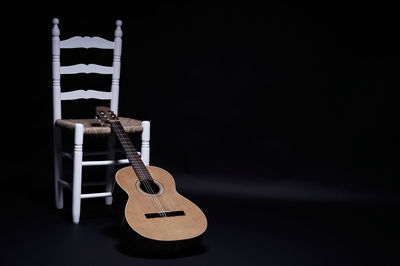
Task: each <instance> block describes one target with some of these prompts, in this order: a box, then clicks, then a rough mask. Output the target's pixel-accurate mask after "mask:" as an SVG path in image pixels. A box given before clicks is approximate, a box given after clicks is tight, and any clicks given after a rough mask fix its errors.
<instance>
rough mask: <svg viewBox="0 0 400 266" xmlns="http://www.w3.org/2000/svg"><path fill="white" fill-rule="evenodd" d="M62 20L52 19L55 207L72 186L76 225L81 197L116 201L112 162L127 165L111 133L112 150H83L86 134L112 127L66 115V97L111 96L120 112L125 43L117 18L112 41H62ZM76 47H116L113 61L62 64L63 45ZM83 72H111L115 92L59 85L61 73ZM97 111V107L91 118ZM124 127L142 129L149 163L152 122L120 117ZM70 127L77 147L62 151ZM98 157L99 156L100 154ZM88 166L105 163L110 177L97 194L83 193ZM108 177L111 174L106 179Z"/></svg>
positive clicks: (106, 131) (103, 132) (105, 132)
mask: <svg viewBox="0 0 400 266" xmlns="http://www.w3.org/2000/svg"><path fill="white" fill-rule="evenodd" d="M58 24H59V20H58V19H57V18H54V19H53V29H52V36H53V37H52V69H53V74H52V75H53V128H54V138H53V140H54V181H55V203H56V207H57V209H62V208H63V205H64V195H63V189H64V188H69V189H71V190H72V220H73V222H74V223H75V224H77V223H79V219H80V211H81V199H87V198H98V197H105V203H106V204H107V205H110V204H111V203H112V196H111V190H112V185H113V176H114V170H115V168H114V165H117V164H127V163H128V160H127V159H125V157H124V158H122V159H117V157H116V156H115V149H114V141H111V140H112V139H114V138H112V137H109V138H108V149H107V151H104V152H91V153H90V152H88V151H86V150H85V151H84V149H83V140H84V136H86V135H98V134H101V135H110V134H111V129H110V128H109V127H102V126H101V125H100V124H99V122H98V121H96V119H95V118H93V119H63V115H62V105H61V102H62V101H72V100H77V99H99V100H109V101H110V109H111V110H112V111H113V112H114V113H115V114H118V97H119V79H120V68H121V48H122V30H121V25H122V21H120V20H117V21H116V30H115V33H114V36H115V39H114V41H109V40H106V39H104V38H101V37H87V36H86V37H80V36H75V37H72V38H68V39H66V40H60V29H59V27H58ZM74 48H86V49H88V48H96V49H110V50H113V60H112V66H103V65H98V64H75V65H68V66H62V65H61V63H60V61H61V60H60V59H61V51H63V49H74ZM79 73H86V74H88V73H96V74H104V75H111V79H112V80H111V91H98V90H82V89H81V90H74V91H67V92H63V91H62V89H61V80H62V79H61V77H62V76H63V75H73V74H79ZM94 116H95V113H94V110H93V117H94ZM119 119H120V121H121V124H122V125H123V126H124V129H125V130H126V131H127V132H128V133H133V132H141V152H140V153H141V158H142V160H143V162H144V164H145V165H149V160H150V122H149V121H139V120H136V119H131V118H124V117H120V118H119ZM63 130H69V131H71V132H73V134H74V141H73V145H74V146H73V152H72V153H67V152H64V151H63V145H62V144H63V142H62V131H63ZM85 155H91V156H96V155H103V157H104V155H106V156H108V157H107V158H106V160H104V158H103V159H102V160H83V158H84V156H85ZM63 158H67V159H71V160H72V162H73V164H72V168H73V169H72V182H71V181H69V182H68V181H67V180H66V179H65V178H63V167H62V166H63ZM97 158H98V157H97ZM86 166H107V167H106V168H107V170H106V181H105V182H104V188H105V191H102V192H98V193H86V194H82V185H90V184H87V183H86V182H82V167H86ZM107 177H108V178H107Z"/></svg>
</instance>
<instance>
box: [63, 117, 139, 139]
mask: <svg viewBox="0 0 400 266" xmlns="http://www.w3.org/2000/svg"><path fill="white" fill-rule="evenodd" d="M119 120H120V122H121V124H122V126H123V127H124V129H125V131H126V132H128V133H134V132H141V131H143V127H142V122H141V121H139V120H136V119H132V118H126V117H119ZM77 123H80V124H83V127H84V134H88V135H106V134H110V133H111V128H110V127H109V126H102V125H101V124H100V123H99V121H98V120H97V119H94V118H93V119H57V120H56V125H57V126H59V127H61V128H64V129H69V130H74V128H75V124H77Z"/></svg>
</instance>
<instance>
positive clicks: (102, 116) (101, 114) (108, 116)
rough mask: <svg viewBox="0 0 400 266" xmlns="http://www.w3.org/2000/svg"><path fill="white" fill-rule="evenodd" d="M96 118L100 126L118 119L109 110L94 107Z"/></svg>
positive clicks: (103, 107) (102, 107)
mask: <svg viewBox="0 0 400 266" xmlns="http://www.w3.org/2000/svg"><path fill="white" fill-rule="evenodd" d="M96 118H97V120H99V122H100V123H101V125H102V126H103V125H108V124H109V123H110V122H112V121H116V120H118V117H117V116H116V115H115V114H114V112H113V111H111V109H110V108H108V107H105V106H97V107H96Z"/></svg>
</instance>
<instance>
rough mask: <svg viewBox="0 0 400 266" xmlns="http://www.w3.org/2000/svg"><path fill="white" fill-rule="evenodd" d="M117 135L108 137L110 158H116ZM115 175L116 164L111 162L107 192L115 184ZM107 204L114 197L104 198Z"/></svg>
mask: <svg viewBox="0 0 400 266" xmlns="http://www.w3.org/2000/svg"><path fill="white" fill-rule="evenodd" d="M115 140H116V139H115V137H114V136H113V135H110V136H109V137H108V159H109V160H115ZM114 175H115V165H114V164H110V165H108V166H107V170H106V182H107V183H106V192H111V191H112V188H113V184H114ZM104 201H105V204H106V205H111V204H112V197H105V198H104Z"/></svg>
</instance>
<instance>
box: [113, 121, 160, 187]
mask: <svg viewBox="0 0 400 266" xmlns="http://www.w3.org/2000/svg"><path fill="white" fill-rule="evenodd" d="M110 125H111V128H112V130H113V131H114V132H115V134H116V135H117V137H118V139H119V141H120V143H121V145H122V148H123V149H124V151H125V155H126V157H127V159H128V161H129V162H130V164H131V165H132V167H133V170H134V171H135V173H136V175H137V177H138V178H139V180H140V181H144V180H153V178H152V177H151V175H150V173H149V172H148V171H147V168H146V166H145V165H144V163H143V161H142V159H141V158H140V156H139V154H138V153H137V151H136V149H135V147H134V146H133V144H132V142H131V140H130V139H129V136H128V134H127V133H126V132H125V130H124V128H123V127H122V124H121V123H120V122H119V121H118V120H112V121H110Z"/></svg>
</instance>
